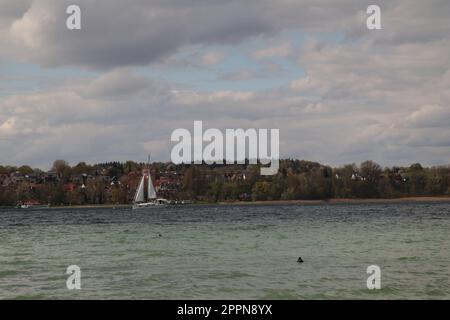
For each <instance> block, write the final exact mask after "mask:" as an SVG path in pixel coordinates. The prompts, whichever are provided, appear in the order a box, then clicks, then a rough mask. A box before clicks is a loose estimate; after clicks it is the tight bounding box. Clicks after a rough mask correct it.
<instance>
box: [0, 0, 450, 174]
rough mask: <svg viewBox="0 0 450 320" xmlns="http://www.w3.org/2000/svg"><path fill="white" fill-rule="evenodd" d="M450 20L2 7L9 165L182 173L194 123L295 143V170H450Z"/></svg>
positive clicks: (54, 0) (418, 10)
mask: <svg viewBox="0 0 450 320" xmlns="http://www.w3.org/2000/svg"><path fill="white" fill-rule="evenodd" d="M71 4H76V5H79V6H80V8H81V30H68V29H67V28H66V19H67V17H68V15H67V14H66V8H67V7H68V6H69V5H71ZM371 4H376V5H379V6H380V8H381V24H382V29H381V30H369V29H368V28H367V27H366V19H367V17H368V15H367V14H366V8H367V7H368V6H369V5H371ZM449 17H450V1H448V0H430V1H423V0H390V1H381V0H377V1H375V0H372V1H364V0H363V1H361V0H342V1H335V0H314V1H313V0H245V1H242V0H150V1H144V0H130V1H118V0H96V1H91V0H71V1H65V0H0V165H24V164H28V165H31V166H33V167H39V168H43V169H48V168H49V167H50V166H51V164H52V162H53V161H54V160H55V159H64V160H67V161H68V162H69V163H70V164H72V165H74V164H76V163H78V162H80V161H86V162H88V163H96V162H105V161H125V160H134V161H145V160H146V158H147V154H148V153H151V155H152V159H153V160H155V161H170V151H171V149H172V147H173V146H174V143H172V142H171V141H170V135H171V133H172V132H173V131H174V130H175V129H177V128H186V129H188V130H190V131H192V130H193V122H194V120H202V121H203V127H204V128H205V129H206V128H219V129H221V130H224V129H226V128H230V129H237V128H243V129H248V128H256V129H258V128H268V129H271V128H274V129H280V156H281V157H282V158H288V157H291V158H298V159H306V160H311V161H318V162H321V163H324V164H328V165H333V166H340V165H344V164H347V163H360V162H362V161H365V160H368V159H370V160H374V161H376V162H378V163H380V164H381V165H383V166H392V165H409V164H412V163H416V162H420V163H422V164H424V165H448V164H450V18H449Z"/></svg>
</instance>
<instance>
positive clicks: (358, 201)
mask: <svg viewBox="0 0 450 320" xmlns="http://www.w3.org/2000/svg"><path fill="white" fill-rule="evenodd" d="M414 202H417V203H423V202H450V197H403V198H370V199H351V198H348V199H347V198H334V199H327V200H267V201H234V202H218V203H217V204H220V205H237V204H238V205H240V204H244V205H254V204H258V205H276V204H278V205H296V204H302V205H308V204H362V203H414Z"/></svg>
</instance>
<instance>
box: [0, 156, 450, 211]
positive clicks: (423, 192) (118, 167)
mask: <svg viewBox="0 0 450 320" xmlns="http://www.w3.org/2000/svg"><path fill="white" fill-rule="evenodd" d="M145 167H146V164H145V163H137V162H133V161H126V162H107V163H99V164H93V165H89V164H86V163H84V162H80V163H78V164H76V165H74V166H70V165H69V163H67V162H66V161H63V160H56V161H55V162H54V163H53V165H52V167H51V169H50V170H49V171H47V172H45V171H42V170H39V169H33V168H31V167H29V166H21V167H14V166H0V206H15V205H18V204H31V205H38V204H48V205H52V206H67V205H69V206H83V205H126V204H130V203H131V202H132V201H133V196H134V194H135V191H136V188H137V185H138V182H139V179H140V176H141V172H142V170H143V169H144V168H145ZM150 168H151V174H152V177H153V183H154V185H155V188H156V191H157V192H158V195H159V196H161V197H164V198H166V199H168V200H171V201H189V202H197V203H217V202H253V203H257V202H262V201H264V202H268V203H269V202H271V201H272V202H273V201H284V202H286V203H288V202H292V201H302V200H315V201H318V200H328V199H338V200H339V199H399V198H404V197H444V198H445V197H447V196H449V191H450V167H449V166H440V167H431V168H426V167H422V166H421V165H420V164H413V165H410V166H408V167H392V168H382V167H381V166H380V165H378V164H376V163H375V162H373V161H366V162H363V163H361V164H360V165H355V164H351V165H346V166H342V167H339V168H332V167H330V166H326V165H322V164H319V163H317V162H311V161H305V160H292V159H285V160H280V170H279V172H278V173H277V174H276V175H273V176H261V175H260V171H259V168H260V167H259V165H251V164H233V165H229V164H227V165H217V164H213V165H206V164H201V165H191V164H181V165H175V164H173V163H160V162H158V163H156V162H155V163H152V164H151V165H150Z"/></svg>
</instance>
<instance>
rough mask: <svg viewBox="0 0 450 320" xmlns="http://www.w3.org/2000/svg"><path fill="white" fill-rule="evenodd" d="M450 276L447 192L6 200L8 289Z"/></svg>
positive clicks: (116, 295) (314, 288) (308, 287)
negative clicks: (242, 201) (125, 205)
mask: <svg viewBox="0 0 450 320" xmlns="http://www.w3.org/2000/svg"><path fill="white" fill-rule="evenodd" d="M299 256H301V257H302V258H303V260H304V263H303V264H299V263H297V262H296V261H297V258H298V257H299ZM69 265H77V266H79V267H80V268H81V290H68V289H67V287H66V280H67V277H68V275H67V274H66V269H67V267H68V266H69ZM369 265H378V266H379V267H380V268H381V290H368V289H367V287H366V280H367V277H368V276H369V275H368V274H367V273H366V269H367V267H368V266H369ZM449 275H450V203H420V204H418V203H401V204H398V203H397V204H392V203H391V204H358V205H356V204H351V205H344V204H340V205H298V206H297V205H295V206H294V205H287V206H281V205H267V206H263V205H233V206H219V205H217V206H200V205H199V206H180V207H171V208H163V209H149V210H137V211H136V210H135V211H133V210H131V209H115V210H113V209H64V210H61V209H47V210H33V211H27V210H5V209H0V298H2V299H122V298H123V299H347V298H348V299H404V298H419V299H449V298H450V283H449Z"/></svg>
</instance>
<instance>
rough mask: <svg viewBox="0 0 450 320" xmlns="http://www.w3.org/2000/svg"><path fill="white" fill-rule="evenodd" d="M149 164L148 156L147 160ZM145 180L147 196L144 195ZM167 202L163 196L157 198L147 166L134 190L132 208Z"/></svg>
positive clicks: (160, 204)
mask: <svg viewBox="0 0 450 320" xmlns="http://www.w3.org/2000/svg"><path fill="white" fill-rule="evenodd" d="M148 163H149V164H150V156H149V161H148ZM146 180H147V197H145V181H146ZM167 204H168V201H167V200H166V199H163V198H158V197H157V195H156V190H155V187H154V186H153V181H152V176H151V174H150V169H149V168H147V169H146V170H144V171H143V172H142V176H141V180H140V181H139V186H138V188H137V190H136V194H135V195H134V200H133V209H141V208H152V207H160V206H165V205H167Z"/></svg>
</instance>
